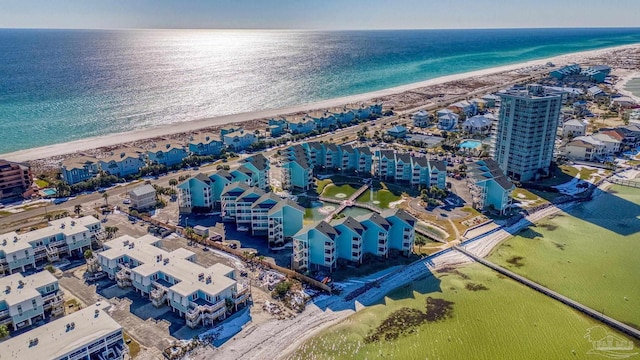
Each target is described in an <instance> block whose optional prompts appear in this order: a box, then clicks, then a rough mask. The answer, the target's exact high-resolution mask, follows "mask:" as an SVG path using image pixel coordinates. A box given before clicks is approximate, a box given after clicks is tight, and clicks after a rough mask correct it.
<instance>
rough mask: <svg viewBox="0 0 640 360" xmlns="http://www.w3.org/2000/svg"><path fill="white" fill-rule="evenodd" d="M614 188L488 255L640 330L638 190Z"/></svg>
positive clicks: (639, 210)
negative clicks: (610, 191) (612, 192)
mask: <svg viewBox="0 0 640 360" xmlns="http://www.w3.org/2000/svg"><path fill="white" fill-rule="evenodd" d="M612 189H613V191H614V192H615V193H614V194H608V193H605V194H601V195H599V196H598V197H596V198H595V199H594V200H592V201H590V202H588V203H585V204H580V205H577V206H575V207H574V208H572V209H570V210H569V211H568V213H560V214H559V215H558V216H556V217H554V218H551V219H547V220H544V221H542V222H540V223H538V224H537V225H536V226H531V227H530V228H528V229H527V230H525V231H523V232H522V233H520V234H519V235H518V236H515V237H513V238H510V239H508V240H507V241H505V242H504V243H503V244H502V245H501V246H499V247H498V248H497V249H496V250H494V252H493V253H492V254H491V256H490V257H489V260H491V261H493V262H495V263H497V264H500V265H503V266H505V267H507V268H509V269H511V270H513V271H515V272H517V273H519V274H521V275H523V276H526V277H527V278H529V279H531V280H534V281H536V282H539V283H541V284H544V285H545V286H547V287H549V288H551V289H553V290H555V291H558V292H560V293H562V294H564V295H566V296H568V297H570V298H572V299H574V300H576V301H579V302H581V303H584V304H585V305H587V306H589V307H592V308H594V309H596V310H598V311H602V312H604V313H605V314H606V315H609V316H611V317H613V318H615V319H617V320H620V321H622V322H625V323H627V324H629V325H631V326H634V327H636V328H639V329H640V311H638V309H640V286H638V279H639V278H640V265H639V264H638V254H639V253H640V220H638V216H639V215H640V189H632V188H628V187H621V186H614V187H613V188H612Z"/></svg>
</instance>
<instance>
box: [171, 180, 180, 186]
mask: <svg viewBox="0 0 640 360" xmlns="http://www.w3.org/2000/svg"><path fill="white" fill-rule="evenodd" d="M176 185H178V180H176V179H170V180H169V186H171V187H174V186H176Z"/></svg>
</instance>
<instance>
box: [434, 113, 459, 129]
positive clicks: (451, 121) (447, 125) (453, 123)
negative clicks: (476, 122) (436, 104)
mask: <svg viewBox="0 0 640 360" xmlns="http://www.w3.org/2000/svg"><path fill="white" fill-rule="evenodd" d="M459 118H460V117H459V116H458V114H456V113H454V112H453V111H451V110H448V109H445V110H440V111H438V129H440V130H446V131H451V130H455V128H456V127H457V126H458V119H459Z"/></svg>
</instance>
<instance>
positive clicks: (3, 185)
mask: <svg viewBox="0 0 640 360" xmlns="http://www.w3.org/2000/svg"><path fill="white" fill-rule="evenodd" d="M32 187H33V173H32V172H31V167H30V166H29V165H28V164H21V163H16V162H11V161H7V160H2V159H0V200H2V199H8V198H12V197H18V196H19V197H24V198H27V197H30V196H31V195H33V189H32Z"/></svg>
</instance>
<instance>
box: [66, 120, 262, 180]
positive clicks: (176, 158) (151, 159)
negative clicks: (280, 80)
mask: <svg viewBox="0 0 640 360" xmlns="http://www.w3.org/2000/svg"><path fill="white" fill-rule="evenodd" d="M229 130H230V129H223V130H222V131H221V135H218V134H213V133H198V134H194V135H192V136H191V137H190V138H189V141H188V142H187V143H186V144H183V143H181V142H176V141H168V142H166V143H159V144H153V145H152V147H151V148H150V149H147V150H144V149H141V148H123V149H119V150H114V151H112V152H111V154H110V155H109V156H107V157H104V158H101V159H97V158H95V157H90V156H82V157H75V158H70V159H67V160H65V161H63V163H62V166H61V168H60V170H61V173H62V178H63V179H64V181H66V182H67V183H69V184H76V183H79V182H81V181H86V180H88V179H91V178H93V177H95V176H96V175H98V174H99V173H100V172H101V171H102V172H105V173H107V174H109V175H116V176H119V177H125V176H128V175H134V174H137V173H138V172H139V171H140V169H141V168H143V167H145V166H146V165H147V164H159V165H165V166H174V165H177V164H180V163H181V162H182V160H184V159H185V158H186V157H188V156H189V155H197V156H208V155H219V154H220V153H221V151H222V149H224V148H228V149H231V150H234V151H240V150H244V149H246V148H247V147H249V145H251V144H253V143H254V142H256V141H257V137H256V135H255V134H254V133H251V132H245V131H244V130H242V129H235V128H234V129H231V130H233V131H231V132H229Z"/></svg>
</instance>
